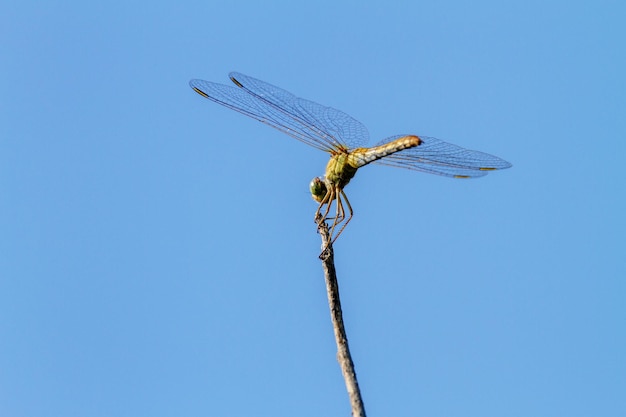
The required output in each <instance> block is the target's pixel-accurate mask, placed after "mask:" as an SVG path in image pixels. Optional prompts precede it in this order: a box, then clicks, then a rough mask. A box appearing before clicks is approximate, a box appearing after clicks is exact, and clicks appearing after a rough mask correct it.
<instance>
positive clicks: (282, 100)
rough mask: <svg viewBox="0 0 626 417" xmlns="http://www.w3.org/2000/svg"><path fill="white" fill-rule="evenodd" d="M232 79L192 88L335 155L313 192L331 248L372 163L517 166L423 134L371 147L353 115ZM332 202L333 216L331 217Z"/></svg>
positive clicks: (419, 167) (195, 83)
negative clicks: (354, 188) (359, 179)
mask: <svg viewBox="0 0 626 417" xmlns="http://www.w3.org/2000/svg"><path fill="white" fill-rule="evenodd" d="M229 77H230V80H231V81H232V82H233V84H234V85H224V84H219V83H214V82H210V81H204V80H199V79H194V80H191V81H190V82H189V85H190V86H191V88H192V89H193V90H194V91H195V92H196V93H198V94H200V95H201V96H202V97H204V98H207V99H209V100H211V101H214V102H216V103H218V104H221V105H222V106H225V107H228V108H230V109H232V110H236V111H238V112H239V113H241V114H244V115H246V116H248V117H251V118H253V119H256V120H258V121H260V122H262V123H265V124H267V125H269V126H271V127H273V128H275V129H278V130H280V131H281V132H283V133H286V134H287V135H289V136H291V137H293V138H295V139H298V140H299V141H301V142H304V143H306V144H307V145H310V146H312V147H314V148H317V149H319V150H321V151H325V152H328V153H329V154H330V160H329V161H328V164H327V165H326V171H325V174H324V176H323V177H316V178H314V179H313V180H312V181H311V184H310V187H309V188H310V192H311V196H312V197H313V199H314V200H315V201H316V202H317V203H318V207H317V211H316V212H315V219H316V222H317V223H318V227H321V226H322V224H324V223H325V222H326V221H331V220H332V224H331V225H330V226H329V227H330V237H331V239H330V241H329V245H332V244H333V243H334V242H335V240H336V239H337V238H338V237H339V235H341V233H342V232H343V230H344V229H345V227H346V226H347V225H348V223H349V222H350V220H352V217H353V214H354V212H353V210H352V206H351V205H350V202H349V200H348V197H347V196H346V193H345V192H344V188H345V187H346V185H348V183H349V182H350V180H351V179H352V178H353V177H354V175H355V174H356V172H357V170H358V169H359V168H361V167H363V166H365V165H367V164H370V163H373V164H379V165H387V166H392V167H399V168H407V169H410V170H414V171H421V172H426V173H429V174H437V175H442V176H445V177H451V178H476V177H482V176H484V175H486V174H488V173H489V172H490V171H494V170H498V169H505V168H510V167H511V166H512V165H511V164H510V163H509V162H507V161H505V160H503V159H501V158H498V157H497V156H493V155H490V154H487V153H484V152H479V151H473V150H469V149H465V148H462V147H460V146H457V145H453V144H451V143H447V142H444V141H442V140H439V139H435V138H432V137H428V136H421V135H412V134H405V135H395V136H391V137H389V138H387V139H384V140H382V141H381V142H379V143H378V144H376V145H374V146H373V147H366V144H367V141H368V138H369V133H368V131H367V128H366V127H365V125H363V124H362V123H361V122H359V121H358V120H356V119H354V118H353V117H351V116H349V115H348V114H346V113H344V112H342V111H340V110H337V109H334V108H332V107H327V106H323V105H321V104H318V103H315V102H313V101H310V100H306V99H303V98H300V97H296V96H295V95H293V94H291V93H289V92H288V91H285V90H283V89H281V88H279V87H276V86H274V85H272V84H269V83H267V82H264V81H261V80H258V79H256V78H253V77H250V76H247V75H244V74H241V73H238V72H231V73H230V74H229ZM333 202H335V212H334V215H332V214H331V206H332V204H333ZM346 209H347V210H346ZM330 216H332V217H330ZM337 228H338V229H337ZM336 230H337V233H335V231H336ZM333 236H334V237H333ZM327 246H328V245H327ZM325 250H326V248H324V251H325ZM324 251H322V254H323V253H324ZM320 256H321V255H320Z"/></svg>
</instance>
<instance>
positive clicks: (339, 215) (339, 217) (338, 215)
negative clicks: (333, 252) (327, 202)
mask: <svg viewBox="0 0 626 417" xmlns="http://www.w3.org/2000/svg"><path fill="white" fill-rule="evenodd" d="M333 192H334V193H335V203H336V204H337V207H336V210H335V217H334V219H333V225H332V227H331V228H330V237H331V239H332V236H333V233H334V232H335V227H337V225H338V224H340V223H341V222H343V219H344V217H345V213H344V210H343V202H342V201H341V195H342V194H343V190H340V189H339V188H336V189H333ZM343 195H344V196H345V194H343ZM341 230H343V227H342V228H341ZM335 239H337V238H336V237H335V238H334V239H332V241H331V243H332V242H334V241H335Z"/></svg>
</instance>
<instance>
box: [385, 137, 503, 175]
mask: <svg viewBox="0 0 626 417" xmlns="http://www.w3.org/2000/svg"><path fill="white" fill-rule="evenodd" d="M402 136H405V135H398V136H394V137H391V138H387V139H385V140H384V141H382V142H380V143H379V144H377V146H378V145H382V144H385V143H387V142H390V141H392V140H395V139H397V138H399V137H402ZM419 138H420V139H421V140H422V144H421V145H419V146H416V147H414V148H409V149H405V150H403V151H400V152H397V153H394V154H391V155H387V156H386V157H384V158H382V159H379V160H377V161H374V163H375V164H379V165H388V166H395V167H400V168H407V169H412V170H415V171H422V172H428V173H430V174H437V175H444V176H446V177H455V178H474V177H482V176H484V175H487V173H489V171H493V170H497V169H505V168H510V167H511V164H510V163H509V162H507V161H505V160H504V159H501V158H498V157H497V156H493V155H490V154H488V153H484V152H479V151H473V150H470V149H465V148H462V147H460V146H457V145H453V144H451V143H448V142H444V141H442V140H439V139H435V138H430V137H427V136H419Z"/></svg>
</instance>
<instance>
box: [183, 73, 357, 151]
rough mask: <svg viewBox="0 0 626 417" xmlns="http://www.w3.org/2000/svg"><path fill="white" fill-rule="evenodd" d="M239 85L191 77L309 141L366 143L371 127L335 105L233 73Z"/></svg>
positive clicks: (204, 91) (207, 92)
mask: <svg viewBox="0 0 626 417" xmlns="http://www.w3.org/2000/svg"><path fill="white" fill-rule="evenodd" d="M230 78H231V80H232V81H233V82H234V83H235V85H236V87H233V86H229V85H223V84H217V83H212V82H209V81H204V80H191V81H190V82H189V85H190V86H191V88H193V89H194V90H195V91H196V92H197V93H199V94H200V95H202V96H203V97H206V98H208V99H209V100H212V101H214V102H216V103H219V104H221V105H223V106H226V107H228V108H230V109H233V110H236V111H238V112H240V113H242V114H245V115H246V116H249V117H252V118H253V119H256V120H258V121H260V122H263V123H265V124H268V125H270V126H272V127H274V128H276V129H278V130H280V131H281V132H284V133H286V134H288V135H290V136H292V137H294V138H296V139H298V140H300V141H302V142H304V143H306V144H308V145H311V146H313V147H315V148H317V149H321V150H324V151H331V150H332V149H335V148H337V147H343V148H347V149H350V148H353V147H358V146H362V145H363V144H364V143H365V142H367V139H368V136H369V135H368V132H367V128H366V127H365V126H364V125H363V124H362V123H361V122H359V121H357V120H355V119H353V118H352V117H350V116H349V115H347V114H345V113H343V112H341V111H339V110H337V109H333V108H332V107H326V106H322V105H321V104H317V103H315V102H313V101H310V100H305V99H302V98H299V97H296V96H294V95H293V94H291V93H289V92H288V91H285V90H283V89H281V88H278V87H275V86H273V85H271V84H268V83H266V82H263V81H261V80H257V79H255V78H252V77H248V76H246V75H243V74H239V73H231V74H230Z"/></svg>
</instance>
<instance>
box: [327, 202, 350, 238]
mask: <svg viewBox="0 0 626 417" xmlns="http://www.w3.org/2000/svg"><path fill="white" fill-rule="evenodd" d="M339 193H340V195H338V196H337V201H341V197H343V199H344V200H345V202H346V205H347V206H348V212H349V214H348V219H347V220H346V221H345V222H344V223H343V224H342V225H341V229H339V232H338V233H337V236H335V237H334V238H333V240H332V242H331V243H335V240H337V238H338V237H339V235H340V234H341V232H343V229H345V228H346V226H347V225H348V223H350V220H352V215H353V214H354V212H353V211H352V206H351V205H350V200H348V196H346V193H344V192H343V190H340V191H339ZM341 210H342V211H343V204H342V205H341ZM344 214H345V213H344ZM342 220H343V219H342ZM333 228H334V227H333ZM331 236H332V234H331Z"/></svg>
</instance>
